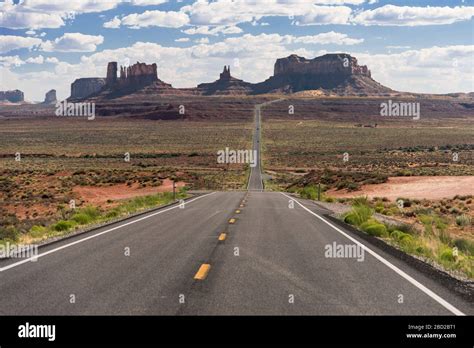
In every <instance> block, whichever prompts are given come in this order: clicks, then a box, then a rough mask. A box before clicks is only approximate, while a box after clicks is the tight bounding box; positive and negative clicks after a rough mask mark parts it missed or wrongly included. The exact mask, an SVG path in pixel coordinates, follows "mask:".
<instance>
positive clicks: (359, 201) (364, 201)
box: [352, 196, 369, 206]
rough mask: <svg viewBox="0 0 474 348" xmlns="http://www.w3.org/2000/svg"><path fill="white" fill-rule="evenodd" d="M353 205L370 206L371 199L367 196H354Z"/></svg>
mask: <svg viewBox="0 0 474 348" xmlns="http://www.w3.org/2000/svg"><path fill="white" fill-rule="evenodd" d="M352 205H353V206H357V205H365V206H368V205H369V199H368V198H367V196H359V197H354V198H353V199H352Z"/></svg>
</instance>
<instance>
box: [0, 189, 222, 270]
mask: <svg viewBox="0 0 474 348" xmlns="http://www.w3.org/2000/svg"><path fill="white" fill-rule="evenodd" d="M214 193H215V192H211V193H207V194H205V195H203V196H199V197H196V198H193V199H191V200H189V201H185V204H189V203H191V202H194V201H197V200H198V199H201V198H204V197H206V196H209V195H212V194H214ZM179 206H180V204H179V203H178V204H177V205H175V206H172V207H170V208H167V209H163V210H159V211H157V212H155V213H151V214H148V215H145V216H143V217H141V218H138V219H136V220H132V221H129V222H126V223H124V224H123V225H119V226H115V227H112V228H109V229H108V230H105V231H102V232H99V233H96V234H94V235H92V236H89V237H85V238H82V239H79V240H76V241H75V242H72V243H68V244H65V245H62V246H60V247H57V248H54V249H51V250H49V251H46V252H44V253H41V254H38V255H35V256H32V257H29V258H27V259H24V260H21V261H18V262H15V263H12V264H10V265H8V266H5V267H1V268H0V272H3V271H6V270H8V269H10V268H14V267H17V266H20V265H22V264H24V263H27V262H30V261H32V262H35V261H36V260H37V259H38V258H40V257H43V256H46V255H49V254H52V253H55V252H56V251H59V250H62V249H66V248H69V247H70V246H73V245H76V244H79V243H82V242H85V241H86V240H89V239H92V238H95V237H99V236H101V235H103V234H106V233H109V232H112V231H115V230H118V229H119V228H122V227H124V226H128V225H131V224H134V223H135V222H138V221H142V220H145V219H148V218H150V217H152V216H155V215H158V214H162V213H165V212H167V211H170V210H172V209H176V208H178V207H179Z"/></svg>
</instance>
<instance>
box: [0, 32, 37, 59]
mask: <svg viewBox="0 0 474 348" xmlns="http://www.w3.org/2000/svg"><path fill="white" fill-rule="evenodd" d="M42 42H43V41H41V39H38V38H34V37H23V36H16V35H2V36H0V54H2V53H7V52H10V51H13V50H16V49H19V48H28V49H31V48H34V47H36V46H38V45H40V44H41V43H42Z"/></svg>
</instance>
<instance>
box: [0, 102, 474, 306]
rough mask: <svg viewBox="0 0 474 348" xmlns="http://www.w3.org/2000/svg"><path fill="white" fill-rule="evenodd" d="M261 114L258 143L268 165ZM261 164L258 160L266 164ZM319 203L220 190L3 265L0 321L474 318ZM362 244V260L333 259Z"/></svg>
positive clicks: (259, 190) (252, 185) (253, 186)
mask: <svg viewBox="0 0 474 348" xmlns="http://www.w3.org/2000/svg"><path fill="white" fill-rule="evenodd" d="M260 110H261V106H257V107H256V111H255V116H256V117H255V133H254V134H255V135H254V143H253V146H254V148H255V149H257V150H258V151H259V153H258V155H259V156H258V158H260V130H261V129H260V127H261V126H260V116H261V115H260ZM258 162H259V163H260V161H258ZM326 213H328V211H326V210H324V209H323V208H321V207H320V206H318V205H317V204H316V203H314V202H311V201H308V200H303V199H296V198H294V197H291V196H288V195H287V194H284V193H280V192H264V191H263V184H262V178H261V173H260V164H259V165H258V166H257V167H255V170H252V171H251V174H250V177H249V186H248V191H245V192H210V193H206V194H203V195H200V196H197V197H193V198H191V199H189V200H187V201H186V203H185V205H184V208H183V207H182V205H181V206H180V205H171V206H168V207H163V208H161V209H157V210H154V211H152V212H149V213H146V214H144V215H140V216H136V217H133V218H130V219H127V220H124V221H121V222H117V223H114V224H111V225H108V226H104V227H102V228H99V229H95V230H93V231H90V232H88V233H85V234H81V235H77V236H74V237H72V238H68V239H65V240H62V241H59V242H56V243H53V244H50V245H47V246H44V247H42V248H40V250H39V255H38V256H37V259H36V261H34V260H31V259H23V260H19V259H10V260H3V261H2V262H0V294H1V296H0V315H100V314H105V315H113V314H120V315H207V314H223V315H233V314H236V315H371V314H373V315H463V314H468V315H472V314H473V313H474V310H473V306H472V303H469V302H467V301H466V300H464V299H462V298H461V297H458V296H457V295H455V294H454V293H452V292H451V291H449V290H448V289H447V288H445V287H443V286H442V285H440V284H438V283H437V282H435V281H434V280H432V279H430V278H429V277H428V276H426V275H425V274H424V273H421V272H419V271H418V270H416V269H415V268H412V267H411V266H409V265H408V264H406V263H404V262H403V261H401V260H399V259H397V258H395V257H393V256H391V255H389V254H387V253H386V252H384V251H383V250H381V249H378V248H377V247H375V246H373V245H371V244H369V243H367V242H366V241H365V240H363V239H361V238H359V237H358V236H357V235H355V234H354V233H352V232H351V231H350V230H347V229H345V228H344V227H341V226H339V225H336V224H334V223H333V222H331V221H330V220H329V219H327V218H326V217H324V214H326ZM334 243H336V244H337V245H356V246H358V247H359V248H361V249H363V250H364V254H363V255H364V257H363V260H360V259H358V258H331V257H326V255H325V251H326V249H325V247H326V246H327V245H333V244H334Z"/></svg>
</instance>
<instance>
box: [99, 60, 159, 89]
mask: <svg viewBox="0 0 474 348" xmlns="http://www.w3.org/2000/svg"><path fill="white" fill-rule="evenodd" d="M106 81H107V87H109V88H118V89H121V88H128V87H140V86H146V85H149V84H151V83H153V82H155V81H158V73H157V66H156V64H155V63H153V64H146V63H140V62H137V63H136V64H133V65H131V66H128V67H125V66H120V76H119V77H118V78H117V62H110V63H109V64H108V65H107V78H106Z"/></svg>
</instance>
